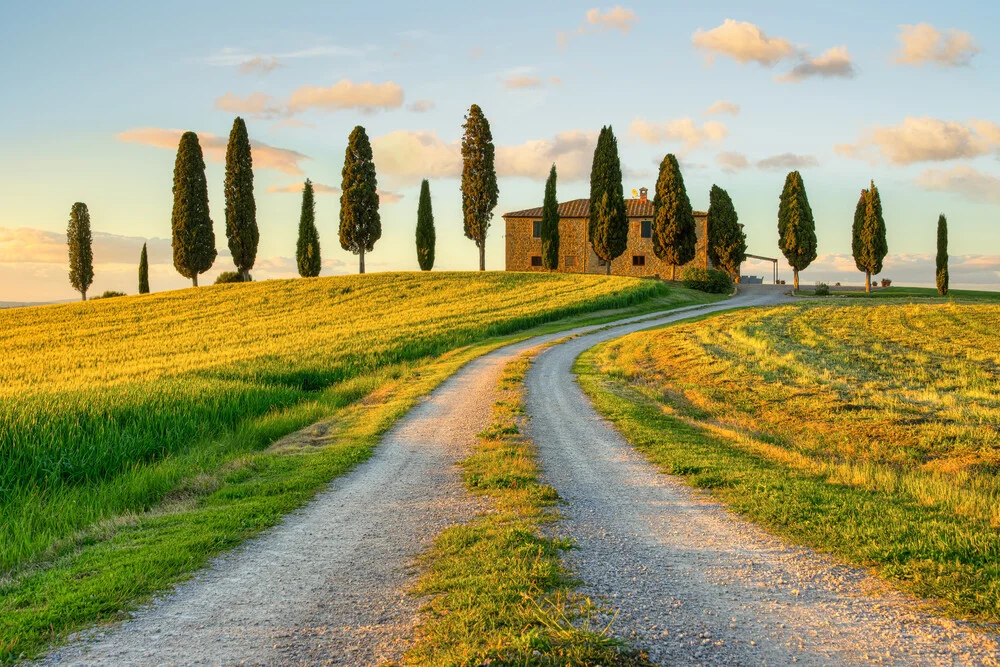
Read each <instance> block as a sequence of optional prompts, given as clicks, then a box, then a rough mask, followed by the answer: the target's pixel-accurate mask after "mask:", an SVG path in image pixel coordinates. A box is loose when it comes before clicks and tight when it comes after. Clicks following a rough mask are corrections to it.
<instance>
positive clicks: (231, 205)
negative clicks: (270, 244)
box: [225, 116, 260, 282]
mask: <svg viewBox="0 0 1000 667" xmlns="http://www.w3.org/2000/svg"><path fill="white" fill-rule="evenodd" d="M225 187H226V238H228V239H229V250H230V252H231V253H232V255H233V264H235V265H236V270H237V271H239V272H240V274H241V275H242V277H243V281H244V282H249V280H250V269H252V268H253V264H254V262H255V261H256V259H257V244H258V243H259V241H260V232H259V231H258V230H257V204H256V203H255V202H254V198H253V159H252V158H251V156H250V137H249V136H248V135H247V126H246V123H244V122H243V119H242V118H240V117H239V116H237V117H236V120H234V121H233V129H232V130H231V131H230V132H229V145H228V146H227V147H226V186H225Z"/></svg>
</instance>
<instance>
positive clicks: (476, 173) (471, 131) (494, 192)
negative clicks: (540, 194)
mask: <svg viewBox="0 0 1000 667" xmlns="http://www.w3.org/2000/svg"><path fill="white" fill-rule="evenodd" d="M462 128H463V129H464V130H465V134H464V135H462V217H463V221H464V225H465V237H466V238H468V239H471V240H473V241H475V243H476V247H477V248H479V270H480V271H485V270H486V234H487V232H488V231H489V228H490V220H492V219H493V209H494V208H495V207H496V205H497V198H498V197H499V196H500V188H499V187H497V171H496V167H495V166H494V154H495V149H494V147H493V133H492V132H490V122H489V121H488V120H486V116H485V115H483V110H482V109H480V108H479V105H478V104H473V105H472V106H471V107H469V113H468V114H466V116H465V124H464V125H462Z"/></svg>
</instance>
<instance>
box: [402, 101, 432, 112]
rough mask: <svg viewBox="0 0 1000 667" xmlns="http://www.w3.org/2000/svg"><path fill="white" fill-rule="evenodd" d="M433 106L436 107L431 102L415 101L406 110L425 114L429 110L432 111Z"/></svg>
mask: <svg viewBox="0 0 1000 667" xmlns="http://www.w3.org/2000/svg"><path fill="white" fill-rule="evenodd" d="M435 106H437V105H436V104H434V101H433V100H417V101H416V102H413V103H412V104H408V105H407V106H406V108H407V110H408V111H412V112H413V113H426V112H428V111H430V110H431V109H433V108H434V107H435Z"/></svg>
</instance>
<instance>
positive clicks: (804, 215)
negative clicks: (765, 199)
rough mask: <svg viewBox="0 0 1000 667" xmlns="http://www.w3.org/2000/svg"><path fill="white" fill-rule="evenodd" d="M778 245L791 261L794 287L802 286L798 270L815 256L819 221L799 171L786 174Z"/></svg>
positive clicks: (779, 219) (789, 262)
mask: <svg viewBox="0 0 1000 667" xmlns="http://www.w3.org/2000/svg"><path fill="white" fill-rule="evenodd" d="M778 247H779V248H780V249H781V253H782V254H783V255H784V256H785V259H787V260H788V264H789V265H790V266H791V267H792V271H793V275H794V277H795V279H794V282H793V286H794V289H796V290H797V289H798V288H799V271H803V270H805V268H806V267H808V266H809V265H810V264H812V261H813V260H814V259H816V221H815V220H814V219H813V212H812V207H810V206H809V197H808V196H807V195H806V185H805V183H804V182H803V181H802V175H801V174H799V172H797V171H792V172H789V174H788V176H786V177H785V187H784V189H783V190H782V191H781V203H780V204H779V206H778Z"/></svg>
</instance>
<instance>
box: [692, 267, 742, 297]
mask: <svg viewBox="0 0 1000 667" xmlns="http://www.w3.org/2000/svg"><path fill="white" fill-rule="evenodd" d="M681 280H682V281H683V282H684V287H689V288H691V289H696V290H699V291H701V292H708V293H710V294H725V293H727V292H729V291H730V290H731V289H733V279H732V278H730V277H729V274H727V273H726V272H725V271H719V270H718V269H698V268H690V269H688V270H687V271H685V272H684V275H683V277H682V278H681Z"/></svg>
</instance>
